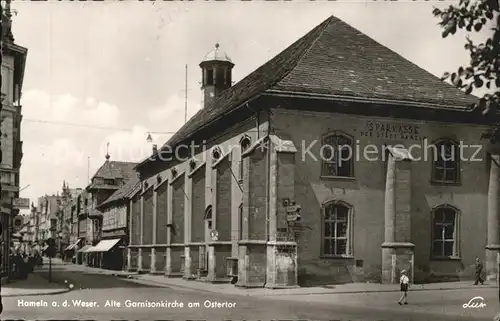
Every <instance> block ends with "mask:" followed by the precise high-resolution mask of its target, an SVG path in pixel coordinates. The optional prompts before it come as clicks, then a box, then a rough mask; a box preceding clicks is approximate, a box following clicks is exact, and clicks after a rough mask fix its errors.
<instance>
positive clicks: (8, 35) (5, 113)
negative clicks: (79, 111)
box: [0, 0, 28, 283]
mask: <svg viewBox="0 0 500 321" xmlns="http://www.w3.org/2000/svg"><path fill="white" fill-rule="evenodd" d="M0 11H1V15H2V34H1V42H2V44H1V51H2V59H1V65H2V78H1V103H2V109H1V111H0V123H1V127H0V131H1V133H0V134H1V135H0V143H1V145H0V146H1V147H0V188H1V189H0V224H1V229H2V230H1V232H2V233H1V236H0V277H1V280H2V283H4V282H5V281H7V280H8V279H9V276H10V274H11V273H10V271H11V268H10V267H11V262H10V259H9V249H10V245H11V243H12V240H13V237H12V236H13V233H14V226H13V221H14V217H15V216H17V215H18V214H19V208H16V206H15V203H16V200H18V199H19V190H20V186H19V184H20V170H21V160H22V157H23V142H22V141H21V121H22V105H21V93H22V86H23V79H24V71H25V65H26V57H27V52H28V50H27V49H26V48H24V47H22V46H19V45H18V44H16V43H15V41H14V36H13V33H12V10H11V8H10V0H7V1H2V4H1V7H0Z"/></svg>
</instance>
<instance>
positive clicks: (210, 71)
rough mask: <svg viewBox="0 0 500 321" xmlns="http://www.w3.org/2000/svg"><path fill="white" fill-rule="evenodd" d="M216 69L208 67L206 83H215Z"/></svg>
mask: <svg viewBox="0 0 500 321" xmlns="http://www.w3.org/2000/svg"><path fill="white" fill-rule="evenodd" d="M214 75H215V73H214V70H213V69H207V75H206V76H207V79H206V84H207V85H213V84H215V82H214Z"/></svg>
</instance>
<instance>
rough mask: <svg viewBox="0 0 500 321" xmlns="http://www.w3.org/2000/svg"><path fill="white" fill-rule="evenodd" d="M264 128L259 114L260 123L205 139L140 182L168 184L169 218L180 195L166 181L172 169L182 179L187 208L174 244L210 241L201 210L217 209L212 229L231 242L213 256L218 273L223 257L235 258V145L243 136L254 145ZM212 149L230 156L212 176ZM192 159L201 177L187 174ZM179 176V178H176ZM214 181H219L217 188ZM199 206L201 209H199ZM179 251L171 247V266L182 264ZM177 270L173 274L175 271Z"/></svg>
mask: <svg viewBox="0 0 500 321" xmlns="http://www.w3.org/2000/svg"><path fill="white" fill-rule="evenodd" d="M257 124H258V127H257ZM267 127H268V123H267V117H266V116H265V115H264V114H263V113H262V114H261V116H260V120H257V119H256V118H252V119H249V120H247V121H246V122H244V123H241V124H238V125H237V126H235V127H233V128H231V129H230V130H228V131H227V132H226V133H224V134H222V135H220V136H219V137H214V138H212V139H211V140H209V139H207V143H206V145H204V146H203V150H201V149H199V150H197V153H196V154H195V155H190V156H188V157H184V158H183V159H181V160H180V161H173V162H171V164H172V165H170V166H167V169H164V170H162V171H159V172H156V173H154V175H151V176H150V177H149V178H147V179H145V180H143V181H142V182H141V183H142V184H143V186H144V183H145V182H147V184H146V185H147V186H151V185H155V186H156V185H157V176H158V175H159V176H160V177H161V178H162V181H163V180H168V181H169V187H168V188H171V189H172V199H171V200H170V202H168V204H167V205H166V206H165V207H166V208H168V207H170V208H172V213H171V214H170V215H172V218H175V217H174V212H176V213H178V212H179V210H175V206H176V205H175V204H177V203H178V201H179V197H181V196H179V195H180V194H179V195H178V194H175V192H174V191H173V190H174V186H173V185H170V182H172V180H173V176H172V171H171V169H172V168H175V170H176V176H175V177H177V179H178V180H183V185H184V186H185V189H184V192H185V193H186V195H187V196H186V195H184V192H183V195H182V197H183V198H186V197H187V199H186V200H185V203H184V204H185V206H187V205H189V206H187V208H188V210H186V211H185V213H184V217H183V219H184V221H183V224H185V226H186V227H187V228H186V230H184V229H183V231H186V233H182V234H183V235H182V237H181V238H182V239H181V238H179V235H178V236H173V235H172V236H171V237H172V239H173V238H175V243H177V244H180V243H183V244H186V243H189V242H199V241H200V240H201V241H204V242H207V241H210V235H209V234H208V233H209V232H208V231H206V229H205V221H204V220H203V218H204V212H205V209H206V208H207V207H208V206H212V207H213V210H215V211H216V210H217V209H220V210H221V211H222V213H223V215H222V216H220V219H219V221H218V222H215V226H214V228H215V229H218V230H219V229H220V230H221V233H222V234H223V238H224V239H223V240H221V241H228V242H231V246H229V250H226V249H225V250H224V253H225V254H223V255H222V254H216V255H217V263H216V264H217V267H218V269H219V270H220V269H224V270H225V268H226V262H224V261H225V258H226V257H237V255H238V241H239V224H240V223H239V206H240V205H241V203H242V191H241V189H240V186H239V184H238V179H237V178H238V173H239V166H240V159H241V151H240V146H239V142H240V139H241V138H242V136H243V135H248V136H249V137H250V139H251V141H252V142H255V141H257V140H258V138H260V137H263V136H265V135H266V133H267ZM198 145H200V144H198ZM215 146H217V147H219V148H220V149H221V151H222V154H223V155H226V154H228V153H229V154H230V156H229V157H228V159H227V160H224V161H222V162H221V164H222V166H223V167H225V166H226V165H225V163H226V162H229V164H227V166H229V168H222V171H220V170H219V171H220V173H221V174H222V176H221V175H216V172H215V169H214V168H213V167H212V164H214V163H215V160H213V159H212V148H213V147H215ZM180 150H181V151H184V150H187V148H185V147H184V148H182V149H180ZM192 156H194V157H192ZM167 158H168V157H167V156H165V157H164V159H165V161H168V159H167ZM192 160H194V161H195V163H196V170H201V171H203V174H202V175H203V176H202V177H200V174H199V173H198V172H195V173H194V174H193V176H191V175H189V174H190V173H191V171H192V170H193V169H192V165H190V162H191V161H192ZM202 164H205V166H203V168H201V169H197V167H198V166H201V165H202ZM219 166H221V165H220V164H219V165H218V166H216V168H218V167H219ZM233 174H234V175H233ZM181 175H182V176H183V177H179V176H181ZM193 178H194V180H193ZM215 180H219V181H220V184H219V186H218V187H217V184H216V181H215ZM176 182H177V180H175V182H174V184H176ZM188 182H189V184H188ZM200 183H201V184H204V186H203V188H204V190H205V191H204V195H203V193H200V192H199V191H200V188H202V187H200ZM179 184H180V183H179ZM216 188H218V190H219V191H220V193H219V195H218V196H217V197H215V198H214V191H215V190H216ZM193 192H196V193H197V195H195V196H193ZM179 193H180V192H179ZM199 194H201V195H199ZM201 196H204V199H203V200H201V199H199V198H200V197H201ZM175 200H177V202H174V203H172V201H175ZM215 200H217V201H218V202H219V204H218V205H217V206H214V205H216V204H214V201H215ZM202 206H203V207H204V208H202ZM193 211H195V212H193ZM200 212H202V213H200ZM162 213H163V210H162ZM157 215H158V214H157ZM175 215H179V214H175ZM216 217H217V216H216ZM193 220H197V221H193ZM177 221H179V218H178V219H177ZM183 226H184V225H183ZM168 228H169V227H168V226H166V225H158V224H157V227H156V229H157V230H156V231H155V233H156V234H157V235H167V230H168ZM171 243H172V242H171ZM180 251H181V250H180V248H179V249H177V248H172V259H173V258H174V256H175V260H176V261H175V262H172V264H173V265H176V266H180V265H184V264H185V262H178V259H177V256H180V257H184V255H182V254H183V253H181V252H180ZM227 251H229V252H227ZM174 252H175V253H174ZM195 252H196V251H193V253H195ZM193 255H197V254H193ZM206 255H208V253H205V258H206ZM221 255H222V256H223V257H222V256H221ZM202 256H203V254H202V255H201V256H200V258H201V257H202ZM183 259H185V258H183ZM197 259H198V257H197V258H193V260H192V262H194V263H196V264H199V263H198V261H197ZM181 260H182V259H181ZM177 270H178V269H177ZM177 270H176V271H175V272H178V271H177ZM219 275H220V271H218V272H217V276H219Z"/></svg>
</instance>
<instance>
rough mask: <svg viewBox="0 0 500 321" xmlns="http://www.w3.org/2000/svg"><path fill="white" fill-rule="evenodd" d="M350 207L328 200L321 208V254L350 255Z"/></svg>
mask: <svg viewBox="0 0 500 321" xmlns="http://www.w3.org/2000/svg"><path fill="white" fill-rule="evenodd" d="M351 224H352V207H351V206H349V205H347V204H345V203H343V202H336V201H334V202H330V203H328V204H326V206H325V207H324V208H323V244H322V255H323V256H346V255H352V246H351V241H352V237H351Z"/></svg>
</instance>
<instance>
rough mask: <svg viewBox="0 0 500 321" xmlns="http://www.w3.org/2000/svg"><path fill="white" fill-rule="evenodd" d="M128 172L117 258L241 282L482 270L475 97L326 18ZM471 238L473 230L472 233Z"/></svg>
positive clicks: (482, 123) (205, 85)
mask: <svg viewBox="0 0 500 321" xmlns="http://www.w3.org/2000/svg"><path fill="white" fill-rule="evenodd" d="M234 66H235V65H234V63H233V62H232V61H231V59H230V58H229V56H228V55H227V54H225V53H224V52H223V51H222V50H221V48H219V46H218V45H216V48H215V50H214V51H212V52H210V53H209V54H208V55H207V56H206V57H205V59H204V60H203V61H202V62H201V64H200V68H201V72H202V79H203V81H202V89H203V92H204V103H203V108H202V109H201V110H200V111H199V112H198V113H196V114H195V115H194V116H193V117H192V118H191V119H190V120H189V121H188V122H187V123H186V124H185V125H184V126H183V127H182V128H181V129H180V130H179V131H178V132H177V133H176V134H175V135H173V136H172V138H171V139H170V140H169V141H168V142H167V143H166V144H165V145H164V146H162V147H159V148H158V149H157V150H156V151H155V152H154V155H153V157H151V158H148V159H147V160H145V161H143V162H142V163H140V164H138V165H137V166H136V168H135V169H136V171H137V172H138V173H139V177H140V181H141V188H140V190H138V191H137V193H135V194H134V195H133V197H132V198H131V200H130V206H129V208H130V223H129V224H130V229H131V235H130V243H129V244H130V246H129V247H128V262H127V264H128V268H129V270H136V271H139V272H142V273H158V274H164V275H165V276H166V277H183V278H185V279H194V280H200V281H206V282H233V283H235V285H236V286H242V287H269V288H280V287H294V286H299V285H300V286H306V285H316V284H334V283H346V282H364V281H375V282H383V283H394V282H397V279H398V278H399V274H400V271H401V270H402V269H406V270H407V271H409V275H410V277H411V278H412V279H413V281H414V282H426V281H434V280H436V279H448V280H450V279H459V278H467V277H468V278H472V277H473V271H472V270H471V268H472V267H473V265H474V261H475V258H476V256H477V257H479V258H481V259H482V260H484V261H485V262H486V270H487V274H488V277H490V278H492V277H495V276H496V273H497V271H496V260H497V255H498V250H499V248H500V245H499V243H500V242H499V225H500V224H499V219H498V217H499V216H498V215H499V213H498V203H497V202H498V189H499V167H498V166H499V164H500V163H499V162H500V159H499V155H500V154H499V151H498V150H496V149H495V148H494V146H491V144H490V143H489V140H485V139H483V138H484V134H485V133H487V132H488V130H489V129H490V127H491V126H490V124H488V122H487V117H484V116H483V115H482V114H481V112H480V111H478V110H477V109H476V108H474V107H473V104H474V103H475V102H476V101H477V98H476V97H474V96H470V95H466V94H465V93H463V92H462V91H460V90H458V89H456V88H454V87H453V86H451V85H449V84H447V83H444V82H443V81H441V80H440V79H439V78H437V77H435V76H434V75H432V74H430V73H429V72H427V71H425V70H423V69H422V68H420V67H418V66H416V65H415V64H413V63H411V62H410V61H408V60H406V59H405V58H403V57H401V56H400V55H398V54H396V53H395V52H393V51H391V50H390V49H388V48H386V47H384V46H383V45H381V44H379V43H377V42H376V41H375V40H373V39H371V38H369V37H368V36H366V35H365V34H363V33H361V32H360V31H358V30H356V29H355V28H353V27H351V26H350V25H348V24H346V23H345V22H343V21H341V20H340V19H338V18H336V17H333V16H332V17H330V18H328V19H327V20H325V21H324V22H323V23H321V24H320V25H318V26H317V27H316V28H314V29H313V30H311V31H310V32H309V33H307V34H306V35H305V36H303V37H302V38H300V39H299V40H297V41H296V42H295V43H293V44H292V45H291V46H289V47H288V48H286V49H285V50H283V51H282V52H281V53H279V54H278V55H277V56H275V57H274V58H272V59H271V60H270V61H268V62H266V63H265V64H264V65H262V66H261V67H259V68H258V69H257V70H255V71H254V72H252V73H250V74H249V75H248V76H246V77H245V78H244V79H242V80H241V81H239V82H237V83H236V84H234V85H232V77H231V74H232V69H233V67H234ZM478 236H479V237H478Z"/></svg>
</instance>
